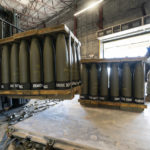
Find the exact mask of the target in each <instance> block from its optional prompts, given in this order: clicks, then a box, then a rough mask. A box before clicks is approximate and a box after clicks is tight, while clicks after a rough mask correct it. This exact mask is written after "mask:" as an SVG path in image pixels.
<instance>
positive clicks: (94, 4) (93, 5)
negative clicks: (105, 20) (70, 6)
mask: <svg viewBox="0 0 150 150" xmlns="http://www.w3.org/2000/svg"><path fill="white" fill-rule="evenodd" d="M101 2H103V0H99V1H97V2H95V3H92V4H91V5H90V6H88V7H86V8H84V9H82V10H80V11H78V12H77V13H75V14H74V16H78V15H79V14H81V13H83V12H85V11H87V10H88V9H91V8H93V7H95V6H96V5H98V4H99V3H101Z"/></svg>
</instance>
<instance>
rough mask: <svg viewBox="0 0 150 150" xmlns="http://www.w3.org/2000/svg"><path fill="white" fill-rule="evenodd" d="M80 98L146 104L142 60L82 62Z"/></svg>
mask: <svg viewBox="0 0 150 150" xmlns="http://www.w3.org/2000/svg"><path fill="white" fill-rule="evenodd" d="M81 79H82V86H81V96H80V99H83V100H84V99H90V100H99V101H114V102H120V101H121V102H127V103H139V104H144V64H143V63H142V62H128V63H127V62H123V63H111V64H108V63H101V64H96V63H91V64H84V63H83V64H82V74H81Z"/></svg>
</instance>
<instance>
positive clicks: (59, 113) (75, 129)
mask: <svg viewBox="0 0 150 150" xmlns="http://www.w3.org/2000/svg"><path fill="white" fill-rule="evenodd" d="M78 98H79V97H78V96H76V97H75V98H74V99H73V100H72V101H63V102H60V103H59V104H57V105H55V106H53V107H52V108H48V109H47V110H45V111H43V112H40V113H38V114H36V115H34V116H33V117H31V118H29V119H26V120H24V121H22V122H19V123H17V124H16V125H14V127H15V128H20V129H23V130H25V132H30V134H31V133H32V134H33V135H38V133H39V134H40V135H43V136H44V135H46V136H49V137H54V138H56V139H61V140H64V141H67V142H73V143H74V144H80V145H84V146H88V147H92V148H95V149H99V150H150V144H149V143H150V105H148V108H147V109H145V111H143V112H142V113H135V112H126V111H121V110H112V109H104V108H87V107H83V106H81V105H80V104H79V103H78ZM0 124H1V123H0ZM6 126H7V125H6V124H5V123H4V124H1V125H0V140H1V139H2V138H1V137H3V134H4V129H5V127H6ZM39 131H40V132H39Z"/></svg>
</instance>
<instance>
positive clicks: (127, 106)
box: [79, 99, 147, 112]
mask: <svg viewBox="0 0 150 150" xmlns="http://www.w3.org/2000/svg"><path fill="white" fill-rule="evenodd" d="M79 103H80V104H81V105H84V106H88V107H99V108H100V107H103V108H112V109H120V110H126V111H134V112H141V111H143V110H144V109H145V108H147V105H145V104H133V103H122V102H111V101H98V100H81V99H79Z"/></svg>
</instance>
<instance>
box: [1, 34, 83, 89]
mask: <svg viewBox="0 0 150 150" xmlns="http://www.w3.org/2000/svg"><path fill="white" fill-rule="evenodd" d="M0 84H1V86H0V87H1V90H9V89H15V90H16V89H21V90H28V89H33V90H34V89H69V88H71V86H78V85H80V84H81V79H80V46H79V45H78V44H77V43H76V42H74V41H73V42H72V43H70V42H69V40H68V39H67V37H66V36H65V34H63V33H59V34H57V36H56V38H54V37H51V36H50V35H45V36H44V38H41V37H37V36H34V37H32V38H31V40H30V39H20V41H16V42H13V43H8V44H5V45H2V47H1V83H0Z"/></svg>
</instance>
